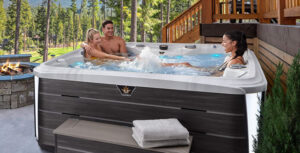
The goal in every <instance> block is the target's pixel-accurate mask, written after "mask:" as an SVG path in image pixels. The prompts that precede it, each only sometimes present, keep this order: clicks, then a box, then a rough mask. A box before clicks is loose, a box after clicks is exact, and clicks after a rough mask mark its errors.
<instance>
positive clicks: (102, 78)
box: [34, 43, 267, 94]
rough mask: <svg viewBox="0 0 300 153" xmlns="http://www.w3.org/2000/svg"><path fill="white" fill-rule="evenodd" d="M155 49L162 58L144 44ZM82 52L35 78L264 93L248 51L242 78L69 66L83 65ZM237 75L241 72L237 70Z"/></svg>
mask: <svg viewBox="0 0 300 153" xmlns="http://www.w3.org/2000/svg"><path fill="white" fill-rule="evenodd" d="M143 44H145V45H146V46H150V47H152V48H154V50H155V51H154V53H155V54H159V51H160V50H159V49H158V46H159V44H152V43H143ZM135 45H136V43H128V44H127V48H128V50H132V51H134V52H138V50H140V49H141V48H139V47H135ZM168 45H169V49H168V50H167V51H164V52H165V54H164V55H184V54H199V53H223V52H224V51H223V47H222V46H220V45H212V44H197V45H196V47H197V48H196V49H186V48H184V46H185V45H186V44H168ZM81 52H82V50H76V51H73V52H70V53H68V54H65V55H62V56H60V57H58V58H54V59H52V60H50V61H48V62H46V63H43V64H41V65H40V66H38V67H36V68H35V69H34V74H35V75H36V76H37V77H40V78H48V79H59V80H70V81H82V82H92V83H104V84H117V85H130V86H142V87H152V88H164V89H175V90H188V91H201V92H213V93H227V94H246V93H257V92H261V91H265V90H266V88H267V81H266V79H265V76H264V73H263V71H262V69H261V67H260V64H259V62H258V60H257V58H256V57H255V55H254V53H253V52H252V51H248V55H247V56H248V64H247V69H248V70H247V73H246V74H245V75H243V76H242V77H240V78H236V77H212V76H187V75H171V74H155V73H138V72H119V71H100V70H88V69H76V68H70V67H67V65H69V64H71V63H73V62H76V61H83V57H82V55H81ZM237 71H238V70H237Z"/></svg>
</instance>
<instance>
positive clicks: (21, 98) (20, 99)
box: [19, 93, 27, 104]
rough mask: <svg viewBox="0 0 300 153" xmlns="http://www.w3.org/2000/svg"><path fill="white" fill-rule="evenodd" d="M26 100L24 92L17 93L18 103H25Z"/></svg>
mask: <svg viewBox="0 0 300 153" xmlns="http://www.w3.org/2000/svg"><path fill="white" fill-rule="evenodd" d="M26 102H27V96H26V93H21V94H20V95H19V104H25V103H26Z"/></svg>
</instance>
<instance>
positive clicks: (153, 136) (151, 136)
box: [133, 118, 189, 141]
mask: <svg viewBox="0 0 300 153" xmlns="http://www.w3.org/2000/svg"><path fill="white" fill-rule="evenodd" d="M133 125H134V127H135V129H136V133H137V135H138V136H139V138H140V139H141V140H143V141H153V140H173V139H185V140H186V139H188V138H189V132H188V130H187V129H186V128H185V127H183V126H182V125H181V124H180V122H179V121H178V120H177V119H173V118H171V119H158V120H135V121H133Z"/></svg>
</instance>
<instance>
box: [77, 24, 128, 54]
mask: <svg viewBox="0 0 300 153" xmlns="http://www.w3.org/2000/svg"><path fill="white" fill-rule="evenodd" d="M102 31H103V33H104V37H100V33H99V32H98V31H97V30H95V29H89V30H88V32H87V41H86V42H87V43H82V44H81V47H82V48H84V49H85V57H86V58H100V59H115V60H129V59H128V58H127V50H126V44H125V41H124V40H123V39H122V38H121V37H118V36H114V26H113V22H112V21H110V20H107V21H104V22H103V23H102Z"/></svg>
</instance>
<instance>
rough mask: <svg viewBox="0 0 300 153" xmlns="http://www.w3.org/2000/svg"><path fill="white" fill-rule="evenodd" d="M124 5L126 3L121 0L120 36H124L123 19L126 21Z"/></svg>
mask: <svg viewBox="0 0 300 153" xmlns="http://www.w3.org/2000/svg"><path fill="white" fill-rule="evenodd" d="M123 7H124V3H123V0H121V12H120V13H121V23H120V36H121V38H123V21H124V14H123Z"/></svg>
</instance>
